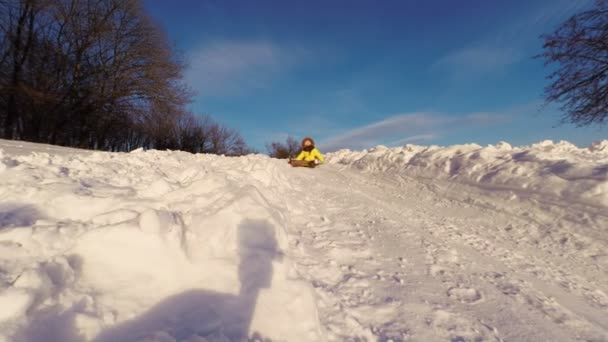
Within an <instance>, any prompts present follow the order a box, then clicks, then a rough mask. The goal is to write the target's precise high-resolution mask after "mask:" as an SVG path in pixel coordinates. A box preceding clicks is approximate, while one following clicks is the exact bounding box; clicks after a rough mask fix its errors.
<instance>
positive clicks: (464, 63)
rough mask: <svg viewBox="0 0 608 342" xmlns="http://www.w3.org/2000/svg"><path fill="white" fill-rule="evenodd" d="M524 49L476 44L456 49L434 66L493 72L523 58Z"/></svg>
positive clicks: (453, 69) (461, 70)
mask: <svg viewBox="0 0 608 342" xmlns="http://www.w3.org/2000/svg"><path fill="white" fill-rule="evenodd" d="M522 58H524V55H523V53H522V51H520V50H518V49H514V48H508V47H493V46H476V47H469V48H463V49H460V50H455V51H452V52H450V53H449V54H447V55H445V56H443V57H442V58H441V59H439V60H438V61H437V62H435V64H434V65H433V67H434V68H440V69H448V70H450V71H453V72H454V73H459V72H462V73H470V72H492V71H496V70H501V69H503V68H505V67H507V66H509V65H511V64H515V63H517V62H519V61H520V60H522Z"/></svg>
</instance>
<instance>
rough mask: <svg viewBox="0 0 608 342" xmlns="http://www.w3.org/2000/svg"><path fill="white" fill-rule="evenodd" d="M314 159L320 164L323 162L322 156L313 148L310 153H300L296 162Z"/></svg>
mask: <svg viewBox="0 0 608 342" xmlns="http://www.w3.org/2000/svg"><path fill="white" fill-rule="evenodd" d="M315 159H319V161H320V162H321V163H322V162H324V161H325V159H323V155H322V154H321V152H319V150H317V149H316V148H313V149H312V151H310V152H307V151H302V152H300V154H299V155H298V157H297V158H296V160H305V161H313V160H315Z"/></svg>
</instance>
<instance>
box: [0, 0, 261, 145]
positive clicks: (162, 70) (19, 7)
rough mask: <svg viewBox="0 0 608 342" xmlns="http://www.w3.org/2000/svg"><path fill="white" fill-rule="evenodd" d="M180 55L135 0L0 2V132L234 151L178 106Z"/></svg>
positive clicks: (222, 133)
mask: <svg viewBox="0 0 608 342" xmlns="http://www.w3.org/2000/svg"><path fill="white" fill-rule="evenodd" d="M185 67H186V65H185V63H184V59H183V58H182V56H180V55H179V54H176V53H175V52H174V51H173V50H172V49H171V47H170V44H169V42H168V39H167V37H166V36H165V33H164V32H163V30H161V29H160V28H159V27H158V26H157V25H156V24H155V23H154V22H153V21H152V20H151V19H150V18H149V17H148V16H147V15H146V13H145V11H144V9H143V7H142V1H141V0H0V135H1V136H3V137H4V138H8V139H23V140H29V141H36V142H45V143H51V144H59V145H67V146H77V147H82V148H92V149H103V150H111V151H124V150H130V149H133V148H137V147H146V148H156V149H183V150H187V151H191V152H203V153H219V154H229V155H240V154H244V153H248V151H251V150H250V149H249V148H248V147H247V145H246V144H245V142H244V140H243V138H242V137H241V135H240V134H239V133H238V132H236V131H235V130H232V129H229V128H227V127H225V126H223V125H221V124H219V123H217V122H215V121H213V120H211V118H209V117H207V116H201V117H199V116H195V115H193V114H191V113H188V112H187V111H186V109H185V108H186V105H187V104H188V103H189V102H190V100H191V99H192V92H191V91H190V90H189V89H188V88H187V87H186V86H185V85H184V83H183V82H182V79H183V75H182V74H183V71H184V70H185Z"/></svg>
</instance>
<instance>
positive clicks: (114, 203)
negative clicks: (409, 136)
mask: <svg viewBox="0 0 608 342" xmlns="http://www.w3.org/2000/svg"><path fill="white" fill-rule="evenodd" d="M327 160H328V163H327V164H326V165H322V166H321V167H319V168H316V169H306V168H292V167H290V166H289V165H287V163H285V161H282V160H275V159H271V158H268V157H266V156H262V155H249V156H244V157H233V158H230V157H223V156H213V155H194V154H190V153H184V152H175V151H154V150H149V151H144V150H135V151H132V152H131V153H106V152H92V151H80V150H76V149H65V148H60V147H55V146H47V145H40V144H30V143H25V142H14V141H4V140H0V341H34V342H37V341H66V342H71V341H74V342H76V341H240V340H246V339H247V338H250V339H252V340H257V341H262V340H267V339H270V340H288V341H324V340H327V341H344V340H346V341H355V340H360V341H363V340H367V341H375V340H380V341H389V340H390V341H523V340H526V341H576V340H586V341H608V254H607V253H606V250H608V230H607V228H608V209H607V208H606V207H607V206H608V197H607V196H608V141H603V142H598V143H596V144H594V145H592V146H590V147H588V148H577V147H576V146H574V145H572V144H569V143H567V142H559V143H552V142H549V141H544V142H541V143H538V144H535V145H532V146H523V147H513V146H511V145H509V144H507V143H500V144H498V145H494V146H487V147H481V146H479V145H475V144H470V145H458V146H450V147H438V146H429V147H425V146H414V145H407V146H404V147H400V148H386V147H382V146H380V147H377V148H374V149H371V150H367V151H348V150H343V151H338V152H336V153H333V154H329V155H328V156H327Z"/></svg>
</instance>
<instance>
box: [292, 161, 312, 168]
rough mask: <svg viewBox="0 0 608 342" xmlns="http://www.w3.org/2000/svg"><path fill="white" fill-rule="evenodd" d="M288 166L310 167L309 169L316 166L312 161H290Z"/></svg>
mask: <svg viewBox="0 0 608 342" xmlns="http://www.w3.org/2000/svg"><path fill="white" fill-rule="evenodd" d="M289 164H290V165H291V166H293V167H310V168H314V167H315V166H317V164H315V162H314V160H313V161H306V160H290V161H289Z"/></svg>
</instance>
